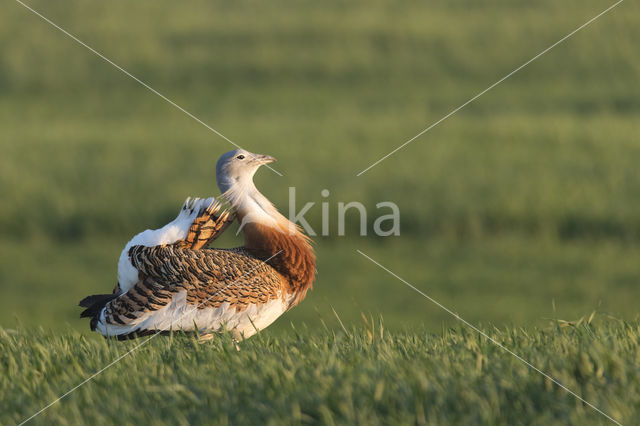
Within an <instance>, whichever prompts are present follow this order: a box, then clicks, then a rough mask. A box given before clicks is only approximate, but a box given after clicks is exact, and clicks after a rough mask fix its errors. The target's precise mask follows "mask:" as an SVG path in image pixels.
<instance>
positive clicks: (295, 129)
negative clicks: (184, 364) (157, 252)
mask: <svg viewBox="0 0 640 426" xmlns="http://www.w3.org/2000/svg"><path fill="white" fill-rule="evenodd" d="M29 4H30V5H32V6H33V7H34V8H36V9H37V10H38V11H40V12H41V13H42V14H43V15H45V16H47V17H49V18H50V19H51V20H53V21H54V22H56V23H57V24H59V25H60V26H62V27H63V28H65V29H67V30H68V31H69V32H71V33H73V34H74V35H76V36H77V37H79V38H80V39H81V40H83V41H85V42H86V43H88V44H89V45H90V46H92V47H94V48H95V49H97V50H98V51H100V52H102V53H104V54H105V55H106V56H107V57H109V58H110V59H112V60H113V61H115V62H116V63H118V64H119V65H121V66H122V67H124V68H125V69H127V70H128V71H130V72H131V73H132V74H134V75H135V76H137V77H139V78H140V79H142V80H144V81H145V82H147V83H148V84H149V85H151V86H152V87H154V88H155V89H157V90H158V91H160V92H162V93H163V94H165V95H166V96H168V97H169V98H171V99H173V100H174V101H175V102H177V103H178V104H179V105H181V106H183V107H184V108H186V109H187V110H188V111H190V112H192V113H193V114H195V115H196V116H197V117H199V118H200V119H202V120H203V121H204V122H206V123H208V124H210V125H211V126H213V127H214V128H216V129H217V130H219V131H220V132H222V133H223V134H225V135H226V136H228V137H229V138H231V139H232V140H234V141H235V142H237V143H238V144H240V145H242V146H243V147H245V148H247V149H249V150H251V151H254V152H259V153H267V154H271V155H273V156H275V157H277V158H278V159H279V162H278V163H276V164H275V165H274V166H275V167H276V168H277V169H278V170H280V171H281V172H283V173H284V174H285V176H284V177H279V176H277V175H275V174H274V173H272V172H270V171H269V170H266V169H265V170H262V171H260V172H259V174H258V176H257V177H256V182H257V185H258V187H259V188H260V189H261V190H262V191H263V193H265V194H266V195H267V196H268V197H269V198H270V199H271V200H273V201H274V203H275V204H276V205H277V206H278V207H279V208H280V210H281V211H283V212H285V213H286V212H287V208H288V201H287V200H288V187H290V186H295V187H296V188H297V201H298V205H302V204H304V203H306V202H309V201H311V202H315V203H316V205H315V207H314V208H312V209H311V212H310V214H309V215H308V216H307V217H308V219H309V222H310V223H311V225H312V226H313V227H314V228H315V229H316V230H320V228H321V227H320V223H321V222H320V220H321V215H320V213H321V210H320V205H319V203H320V202H322V201H328V202H329V203H330V212H331V215H330V224H331V234H332V235H331V236H326V237H322V236H319V237H315V241H316V248H317V252H318V259H319V263H318V276H317V282H316V285H315V289H314V291H313V292H311V293H310V294H309V296H308V297H307V300H306V301H305V302H304V303H302V304H301V305H299V306H298V307H296V308H295V309H294V310H293V311H291V312H289V313H288V314H286V316H285V317H284V318H283V319H281V320H279V322H278V323H277V324H276V326H275V327H274V329H275V330H276V332H277V330H279V329H280V330H282V329H283V328H286V327H289V323H290V322H293V323H294V324H299V323H301V322H304V323H306V324H307V325H308V327H310V328H314V327H321V326H322V323H323V322H324V323H327V324H329V323H331V324H335V321H336V319H335V316H334V313H333V312H332V308H333V309H335V311H336V312H337V313H338V315H339V316H340V317H341V318H342V320H343V321H344V322H345V323H346V324H349V323H353V322H360V321H361V320H360V316H361V312H364V313H367V314H373V315H381V316H382V317H383V318H384V321H385V324H386V325H387V327H392V328H401V327H402V328H411V327H418V326H422V325H426V326H427V327H429V328H432V329H438V328H440V327H441V326H442V325H443V324H445V325H446V324H451V323H453V322H454V321H455V320H454V319H453V318H451V316H449V315H448V314H447V313H445V312H443V311H442V310H440V309H439V308H437V307H436V306H434V305H433V304H431V303H429V302H428V301H427V300H425V299H423V298H421V297H420V296H418V295H417V294H416V293H414V292H412V291H411V290H410V289H408V288H407V287H405V286H404V285H403V284H402V283H400V282H399V281H398V280H396V279H395V278H393V277H391V276H389V275H388V274H386V273H385V272H384V271H382V270H381V269H379V268H378V267H377V266H375V265H374V264H372V263H370V262H369V261H368V260H366V259H364V258H363V257H362V256H360V255H359V254H357V253H356V252H355V250H356V249H359V250H362V251H363V252H365V253H367V254H368V255H370V256H371V257H373V258H374V259H377V260H379V261H380V262H381V263H383V264H384V265H385V266H387V267H388V268H390V269H391V270H393V271H394V272H396V273H397V274H399V275H400V276H402V277H403V278H405V279H406V280H408V281H409V282H411V283H413V284H414V285H416V286H417V287H419V288H421V289H422V290H424V291H425V292H426V293H428V294H429V295H431V296H432V297H434V298H435V299H437V300H438V301H440V302H441V303H442V304H444V305H445V306H447V307H449V308H451V309H452V310H454V311H456V312H458V313H459V314H460V315H461V316H463V317H464V318H466V319H468V320H469V321H472V322H474V323H481V324H487V323H494V324H497V325H500V324H516V325H526V324H532V323H533V324H538V323H541V322H545V321H546V319H547V318H563V319H574V317H578V316H581V315H584V314H589V313H590V312H591V311H593V310H598V311H601V312H610V313H612V314H614V315H616V316H618V317H622V318H634V317H636V316H637V312H638V307H637V305H638V302H637V301H638V300H639V298H640V286H639V285H638V284H640V283H639V265H640V262H639V260H640V244H639V243H640V173H639V170H638V165H639V164H640V138H639V136H638V135H639V134H640V78H639V76H640V49H638V42H639V41H640V7H639V6H638V4H637V3H636V2H632V1H627V2H624V3H622V4H621V5H620V6H618V7H617V8H616V9H614V10H613V11H612V12H610V13H609V14H607V15H605V16H603V17H602V18H601V19H599V20H598V21H596V22H594V23H593V24H592V25H590V26H589V27H587V28H586V29H585V30H583V31H581V32H579V33H578V34H576V35H575V36H574V37H572V38H571V39H569V40H567V41H566V42H565V43H563V44H561V45H560V46H558V47H557V48H555V49H554V50H552V51H551V52H549V53H547V54H546V55H544V56H543V57H541V58H540V59H539V60H537V61H536V62H534V63H532V64H531V65H529V66H528V67H526V68H525V69H523V70H522V71H520V72H519V73H517V74H516V75H514V76H513V77H512V78H510V79H509V80H507V81H505V82H504V83H503V84H501V85H499V86H498V87H496V88H495V89H493V90H492V91H490V92H489V93H487V94H486V95H484V96H483V97H481V98H480V99H478V100H477V101H475V102H474V103H472V104H471V105H469V106H467V107H466V108H465V109H463V110H462V111H460V112H459V113H457V114H456V115H455V116H453V117H451V118H450V119H448V120H447V121H445V122H443V123H442V124H441V125H439V126H437V127H436V128H434V129H433V130H432V131H430V132H428V133H427V134H426V135H424V136H423V137H421V138H420V139H418V140H416V141H415V142H414V143H412V144H411V145H409V146H408V147H406V148H405V149H403V150H402V151H400V152H399V153H397V154H395V155H393V156H392V157H390V158H389V159H387V160H386V161H384V162H382V163H381V164H380V165H378V166H376V167H374V168H373V169H371V170H370V171H368V172H367V173H365V174H363V175H362V176H360V177H356V176H355V175H356V173H358V172H359V171H361V170H362V169H364V168H365V167H367V166H368V165H369V164H371V163H372V162H374V161H375V160H377V159H378V158H380V157H381V156H383V155H384V154H386V153H387V152H389V151H391V150H392V149H394V148H395V147H396V146H398V145H399V144H401V143H402V142H404V141H405V140H407V139H409V138H410V137H412V136H414V135H415V134H417V133H418V132H419V131H420V130H422V129H424V128H425V127H427V126H428V125H429V124H431V123H433V122H435V121H436V120H438V119H440V118H441V117H442V116H444V115H445V114H447V113H448V112H449V111H451V110H452V109H454V108H455V107H457V106H458V105H460V104H462V103H463V102H465V101H467V100H468V99H469V98H471V97H472V96H474V95H475V94H476V93H478V92H479V91H481V90H483V89H485V88H486V87H487V86H489V85H490V84H491V83H493V82H495V81H496V80H498V79H499V78H501V77H502V76H504V75H505V74H507V73H508V72H510V71H511V70H513V69H515V68H516V67H517V66H519V65H520V64H522V63H523V62H525V61H526V60H528V59H529V58H531V57H533V56H534V55H535V54H537V53H538V52H540V51H541V50H543V49H545V48H546V47H548V46H549V45H551V44H552V43H554V42H555V41H557V40H558V39H560V38H561V37H563V36H564V35H566V34H567V33H569V32H570V31H572V30H573V29H575V28H576V27H578V26H579V25H581V24H583V23H584V22H586V21H587V20H588V19H590V18H591V17H593V16H595V15H596V14H598V13H599V12H600V11H602V10H604V9H605V8H606V7H608V6H609V5H611V4H612V2H605V1H595V0H587V1H585V0H566V1H562V2H558V1H551V0H544V1H537V2H530V1H515V0H509V1H505V0H479V1H473V2H471V1H457V0H454V1H452V0H447V1H444V0H443V1H396V0H393V1H391V0H389V1H377V0H374V1H371V0H367V1H364V0H362V1H348V2H347V1H333V0H332V1H325V2H311V1H298V2H285V1H270V2H259V1H234V2H221V1H215V2H210V1H187V2H180V3H176V2H172V1H157V0H153V1H138V2H128V1H123V0H117V1H109V2H96V1H65V2H55V3H54V2H47V1H43V0H41V1H30V2H29ZM232 148H233V147H232V146H231V145H230V144H229V143H228V142H226V141H224V140H223V139H221V138H220V137H218V136H216V135H215V134H213V133H211V132H210V131H209V130H207V129H206V128H204V127H203V126H201V125H200V124H198V123H197V122H195V121H193V120H192V119H190V118H189V117H187V116H186V115H185V114H183V113H182V112H180V111H178V110H177V109H175V108H174V107H172V106H171V105H169V104H168V103H167V102H165V101H163V100H162V99H160V98H159V97H158V96H156V95H154V94H152V93H151V92H149V91H148V90H146V89H145V88H143V87H141V86H140V85H139V84H138V83H136V82H135V81H133V80H132V79H130V78H128V77H127V76H125V75H123V74H122V73H121V72H119V71H118V70H116V69H115V68H113V67H112V66H111V65H109V64H107V63H106V62H104V61H103V60H101V59H100V58H98V57H97V56H95V55H93V54H92V53H90V52H89V51H88V50H86V49H85V48H83V47H81V46H79V45H78V44H77V43H75V42H74V41H73V40H71V39H70V38H68V37H67V36H65V35H63V34H62V33H60V32H59V31H57V30H55V29H54V28H53V27H51V26H50V25H48V24H47V23H45V22H44V21H42V20H41V19H40V18H38V17H37V16H35V15H34V14H32V13H31V12H29V11H28V10H27V9H25V8H24V7H22V6H20V5H19V4H18V3H16V2H13V1H5V2H3V4H2V12H1V13H0V152H1V155H0V194H1V200H2V204H1V207H0V232H1V240H0V289H1V290H2V292H1V294H2V296H1V297H0V326H3V327H13V326H15V325H16V323H22V324H24V325H28V326H42V327H44V328H45V329H54V330H56V329H57V330H59V329H63V328H67V327H73V328H75V329H79V330H85V331H87V332H88V324H86V322H85V321H80V319H79V318H78V315H79V312H80V309H79V308H78V307H77V306H76V303H77V301H78V300H80V299H81V298H82V297H84V296H86V295H87V294H90V293H95V292H107V291H110V290H111V288H112V287H113V285H114V284H115V280H116V263H117V258H118V256H119V253H120V250H121V249H122V248H123V246H124V244H125V243H126V242H127V241H128V240H129V239H130V238H131V236H132V235H133V234H135V233H137V232H139V231H141V230H143V229H146V228H149V227H153V228H155V227H159V226H162V225H163V224H165V223H166V222H168V221H169V220H171V219H172V218H173V217H174V216H175V214H176V213H177V211H178V208H179V207H180V205H181V203H182V201H183V200H184V198H186V196H188V195H191V196H209V195H216V194H218V190H217V187H216V185H215V177H214V167H215V162H216V160H217V158H218V156H219V155H220V154H222V153H223V152H226V151H228V150H230V149H232ZM323 189H328V190H330V191H331V195H330V196H329V197H328V198H327V199H324V198H323V197H321V195H320V191H321V190H323ZM385 200H389V201H394V202H395V203H397V204H398V206H399V207H400V209H401V235H400V236H399V237H388V238H378V237H376V236H374V235H369V236H367V237H361V236H359V235H358V226H359V224H358V220H357V217H356V215H355V214H352V215H350V216H349V223H348V226H347V236H346V237H338V236H337V203H338V202H339V201H343V202H348V201H361V202H363V203H364V204H365V205H367V206H368V209H369V218H368V221H369V225H368V230H369V232H370V233H371V230H372V223H373V221H374V220H375V218H376V217H377V215H378V214H379V213H381V211H379V210H376V208H375V204H376V203H377V202H380V201H385ZM352 213H353V212H352ZM228 234H229V235H227V236H225V238H224V239H223V240H222V241H221V242H220V244H222V245H224V246H233V245H236V244H239V240H238V239H237V238H234V236H233V232H228Z"/></svg>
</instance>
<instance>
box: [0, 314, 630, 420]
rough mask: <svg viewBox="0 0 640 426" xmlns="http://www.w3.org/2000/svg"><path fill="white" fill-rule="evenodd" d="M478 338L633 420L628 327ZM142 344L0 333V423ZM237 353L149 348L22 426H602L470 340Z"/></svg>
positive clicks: (319, 343)
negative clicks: (304, 425)
mask: <svg viewBox="0 0 640 426" xmlns="http://www.w3.org/2000/svg"><path fill="white" fill-rule="evenodd" d="M334 323H335V321H334ZM361 324H362V322H361ZM329 326H331V327H333V324H329ZM487 333H488V334H489V335H490V336H491V337H492V338H494V339H496V340H497V341H499V342H501V343H502V344H504V345H505V346H507V347H509V348H511V349H512V350H513V351H515V352H516V353H518V354H519V355H521V356H523V357H524V358H525V359H527V360H528V361H530V362H531V363H533V364H534V365H536V366H537V367H539V368H541V369H542V370H544V371H545V372H547V373H548V374H550V375H551V376H553V377H554V378H556V379H557V380H559V381H560V382H561V383H563V384H564V385H565V386H567V387H568V388H570V389H572V390H573V391H575V392H576V393H577V394H578V395H580V396H581V397H582V398H584V399H585V400H587V401H589V402H590V403H592V404H594V405H595V406H596V407H598V408H599V409H601V410H603V411H604V412H605V413H607V414H609V415H611V416H613V417H614V418H615V419H617V420H618V421H620V422H622V423H623V424H636V423H637V422H638V421H639V420H640V411H639V407H640V375H638V367H637V366H638V362H639V361H640V350H639V349H638V348H639V345H638V343H639V341H640V323H638V322H637V321H634V322H623V321H620V320H613V319H607V318H605V319H604V320H598V319H597V318H596V321H595V322H587V321H583V322H581V323H580V324H577V325H576V324H572V325H568V324H566V323H562V322H554V323H552V325H551V326H550V327H549V326H547V327H545V328H544V329H521V328H502V329H495V328H493V329H487ZM139 342H141V341H135V342H128V343H118V342H113V341H104V340H102V339H87V338H86V337H84V336H82V335H80V334H78V333H76V332H65V333H61V334H49V333H46V332H44V331H37V330H26V329H19V330H6V329H5V330H0V347H1V348H2V351H0V376H1V377H5V378H9V377H10V378H11V379H10V380H2V381H0V386H1V387H0V393H2V395H3V397H2V398H1V400H0V401H1V402H0V422H1V423H3V424H10V423H15V422H18V421H21V420H24V419H25V418H27V417H28V416H30V415H31V414H33V413H35V412H36V411H38V410H39V409H40V408H42V407H43V406H45V405H46V404H48V403H49V402H51V401H53V400H55V399H56V398H57V396H58V395H60V394H61V393H63V392H65V391H67V390H68V389H70V388H72V387H73V386H75V385H76V384H78V383H80V382H81V381H82V380H83V379H84V378H85V377H87V376H88V375H90V374H92V373H94V372H96V371H97V370H98V369H100V368H102V367H103V366H104V365H106V364H108V363H109V362H110V361H112V360H114V359H116V358H117V357H118V356H119V355H120V354H124V353H126V352H127V351H128V350H129V349H133V348H134V347H135V345H137V344H138V343H139ZM240 346H241V349H240V351H239V352H237V351H236V350H235V348H234V346H233V343H232V342H231V340H230V339H229V338H228V337H226V336H221V337H220V338H216V339H215V340H213V341H210V342H206V343H197V342H196V341H195V340H194V339H191V338H188V337H186V336H181V335H176V336H174V337H173V338H168V337H159V338H155V339H152V340H151V341H150V342H149V343H148V344H145V345H143V346H141V347H140V348H139V349H137V350H136V351H135V352H133V353H132V354H131V355H130V356H127V357H126V358H124V359H123V360H122V361H121V362H119V363H117V364H115V365H114V366H113V367H111V368H109V369H107V370H106V371H105V372H104V373H102V374H100V375H98V376H97V377H96V378H95V379H94V380H92V381H91V382H89V383H87V384H86V385H84V386H82V387H80V388H79V389H78V390H77V391H75V392H74V393H72V394H70V395H69V396H68V397H66V398H65V399H63V400H62V401H60V402H59V403H57V404H55V405H53V406H52V407H51V408H49V409H48V410H46V411H45V412H44V413H43V414H42V415H40V416H38V417H36V418H35V419H34V420H33V423H32V424H78V423H84V424H123V423H124V424H143V423H144V424H148V423H153V424H194V423H206V424H257V423H259V424H302V423H309V422H321V423H323V424H345V423H349V424H354V423H359V424H425V423H429V424H474V423H482V424H496V425H502V424H540V425H543V424H544V425H556V424H557V425H564V424H576V425H577V424H580V425H587V424H589V425H591V424H612V423H610V422H609V421H608V420H607V419H606V418H605V417H603V416H602V415H601V414H599V413H597V412H596V411H594V410H593V409H591V408H590V407H588V406H587V405H585V404H583V403H581V402H580V401H578V400H577V399H576V398H574V397H573V396H571V395H569V394H568V393H567V392H566V391H565V390H563V389H561V388H559V387H558V386H556V385H554V384H553V383H552V382H551V381H550V380H548V379H545V378H544V377H543V376H541V375H540V374H539V373H537V372H535V371H533V370H531V369H530V368H529V367H527V366H526V365H524V364H523V363H521V362H520V361H518V360H517V359H516V358H514V357H513V356H511V355H509V354H508V353H506V352H504V351H503V350H501V349H500V348H498V347H497V346H495V345H493V344H492V343H490V342H488V341H487V340H486V339H485V338H482V337H479V336H478V335H477V334H475V333H474V332H472V331H471V330H469V329H467V328H457V327H456V328H451V329H444V330H442V331H441V332H438V333H436V334H431V333H428V332H425V331H416V330H413V331H405V332H389V331H387V330H385V329H384V327H383V326H382V324H381V322H378V321H374V320H373V319H369V320H367V323H366V326H359V327H354V328H351V329H348V330H345V331H343V330H341V329H340V328H339V327H337V328H336V329H330V328H326V329H324V330H323V331H320V332H316V333H311V332H310V331H309V330H308V329H307V328H306V327H304V325H300V324H298V325H297V326H295V327H293V326H292V328H291V329H290V330H289V332H288V335H287V336H283V337H274V336H272V335H270V334H269V333H268V332H267V333H261V334H259V335H258V336H256V337H254V338H251V339H250V340H248V341H246V342H244V343H241V345H240Z"/></svg>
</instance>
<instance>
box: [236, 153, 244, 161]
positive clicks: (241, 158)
mask: <svg viewBox="0 0 640 426" xmlns="http://www.w3.org/2000/svg"><path fill="white" fill-rule="evenodd" d="M236 158H237V159H238V160H244V155H242V154H240V155H238V156H237V157H236Z"/></svg>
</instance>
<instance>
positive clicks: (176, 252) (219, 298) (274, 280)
mask: <svg viewBox="0 0 640 426" xmlns="http://www.w3.org/2000/svg"><path fill="white" fill-rule="evenodd" d="M129 256H130V259H131V262H132V264H133V265H134V266H135V267H136V269H138V271H139V272H140V280H139V281H138V283H137V284H136V285H135V286H133V287H132V288H131V289H130V290H129V291H128V292H127V293H125V294H124V295H122V296H120V297H118V298H117V299H114V300H112V301H111V302H109V303H108V304H107V309H106V310H105V320H106V321H107V322H108V323H110V324H114V325H126V324H130V323H132V322H135V320H137V319H138V318H140V317H141V316H143V315H146V314H148V313H149V312H153V311H157V310H158V309H161V308H162V307H164V306H167V305H168V304H169V303H170V302H171V300H172V299H173V297H175V296H176V295H177V294H178V293H180V292H181V291H186V303H187V304H189V305H193V306H196V307H197V308H198V309H205V308H217V307H219V306H221V305H222V304H223V303H229V305H230V308H235V310H236V311H238V312H240V311H243V310H245V309H246V308H247V306H249V305H250V304H262V303H266V302H268V301H269V300H274V299H278V298H284V297H285V296H286V295H285V292H284V288H285V286H284V279H283V278H282V276H281V275H280V274H278V273H277V272H276V271H275V269H273V268H272V267H271V266H269V265H268V264H266V263H264V262H262V261H261V260H259V259H256V258H254V257H252V256H250V255H248V254H247V253H246V252H244V251H243V250H241V249H232V250H225V249H204V250H191V249H184V248H180V247H177V246H175V245H173V246H156V247H144V246H134V247H132V248H131V250H130V251H129ZM176 320H178V318H176Z"/></svg>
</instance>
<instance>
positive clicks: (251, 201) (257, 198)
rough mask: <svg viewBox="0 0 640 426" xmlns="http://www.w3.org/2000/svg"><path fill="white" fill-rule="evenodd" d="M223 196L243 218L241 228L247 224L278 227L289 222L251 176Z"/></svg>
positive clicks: (240, 181)
mask: <svg viewBox="0 0 640 426" xmlns="http://www.w3.org/2000/svg"><path fill="white" fill-rule="evenodd" d="M222 195H223V197H224V198H226V199H227V200H228V201H229V203H230V204H231V207H233V209H234V210H235V211H236V213H237V214H238V216H239V217H241V218H242V219H241V220H242V223H241V226H243V225H246V224H247V223H260V224H263V225H269V226H277V225H278V224H279V223H283V221H286V220H287V219H286V218H285V217H284V216H283V215H281V214H280V212H278V210H277V209H276V208H275V207H274V206H273V204H271V202H270V201H269V200H268V199H267V198H266V197H265V196H264V195H262V194H261V193H260V191H258V188H256V186H255V185H254V183H253V179H252V178H251V176H246V177H243V178H241V179H239V180H237V181H235V182H234V183H233V184H232V185H231V186H230V187H229V189H228V190H227V191H225V192H224V194H222Z"/></svg>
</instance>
